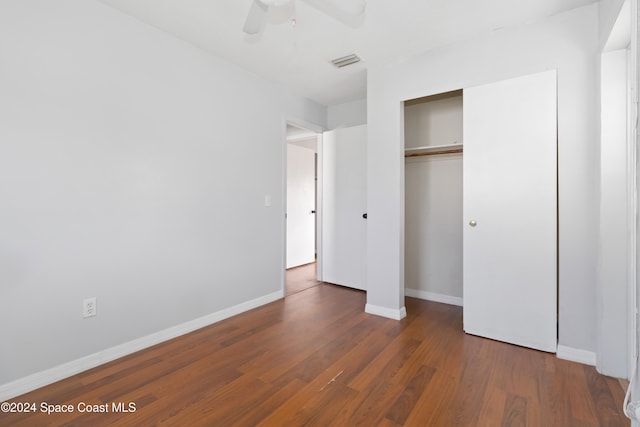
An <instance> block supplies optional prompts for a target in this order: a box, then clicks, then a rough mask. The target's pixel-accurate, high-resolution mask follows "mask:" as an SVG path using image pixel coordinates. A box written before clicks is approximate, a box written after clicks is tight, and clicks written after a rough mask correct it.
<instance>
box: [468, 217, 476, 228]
mask: <svg viewBox="0 0 640 427" xmlns="http://www.w3.org/2000/svg"><path fill="white" fill-rule="evenodd" d="M469 225H470V226H472V227H475V226H476V225H478V223H477V222H476V221H475V220H473V219H472V220H471V221H469Z"/></svg>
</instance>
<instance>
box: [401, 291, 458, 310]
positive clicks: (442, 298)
mask: <svg viewBox="0 0 640 427" xmlns="http://www.w3.org/2000/svg"><path fill="white" fill-rule="evenodd" d="M404 294H405V295H406V296H408V297H411V298H420V299H424V300H427V301H435V302H441V303H443V304H449V305H457V306H460V307H462V298H461V297H453V296H451V295H444V294H438V293H435V292H427V291H421V290H418V289H410V288H405V290H404Z"/></svg>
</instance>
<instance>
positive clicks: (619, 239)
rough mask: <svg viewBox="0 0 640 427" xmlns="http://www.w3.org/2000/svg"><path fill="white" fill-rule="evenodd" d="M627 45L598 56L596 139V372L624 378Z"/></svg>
mask: <svg viewBox="0 0 640 427" xmlns="http://www.w3.org/2000/svg"><path fill="white" fill-rule="evenodd" d="M627 54H628V52H627V50H617V51H614V52H607V53H604V54H603V55H602V75H601V77H602V85H601V103H602V108H601V123H602V125H601V135H602V137H601V141H600V145H601V147H600V153H601V154H600V162H601V163H600V175H601V178H600V260H599V261H600V262H599V271H598V277H599V287H598V301H599V302H600V303H599V304H598V310H597V313H598V328H599V331H600V332H599V333H598V359H597V367H598V369H599V371H600V372H602V373H604V374H607V375H610V376H614V377H618V378H627V375H628V373H627V356H628V354H629V353H628V348H627V338H628V331H627V323H628V317H627V289H628V261H629V254H628V252H627V227H628V224H629V219H628V218H627V212H628V205H627V194H628V188H627Z"/></svg>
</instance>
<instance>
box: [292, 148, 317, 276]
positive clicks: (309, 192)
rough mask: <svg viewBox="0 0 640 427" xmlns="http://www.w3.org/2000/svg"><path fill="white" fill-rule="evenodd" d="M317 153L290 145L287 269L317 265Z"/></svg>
mask: <svg viewBox="0 0 640 427" xmlns="http://www.w3.org/2000/svg"><path fill="white" fill-rule="evenodd" d="M315 185H316V184H315V152H314V151H313V150H312V149H310V148H306V147H300V146H297V145H294V144H291V143H289V144H287V268H291V267H297V266H299V265H304V264H309V263H310V262H314V261H315V258H316V253H315V227H316V221H315V210H316V201H315V200H316V194H315Z"/></svg>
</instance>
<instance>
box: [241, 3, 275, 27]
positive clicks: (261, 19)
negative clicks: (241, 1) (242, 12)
mask: <svg viewBox="0 0 640 427" xmlns="http://www.w3.org/2000/svg"><path fill="white" fill-rule="evenodd" d="M268 10H269V6H267V5H266V4H264V3H262V2H260V1H259V0H253V2H252V3H251V9H249V14H248V15H247V20H246V21H245V22H244V27H242V31H244V32H245V33H247V34H258V33H259V32H260V31H262V28H263V27H264V24H265V22H266V20H267V11H268Z"/></svg>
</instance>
